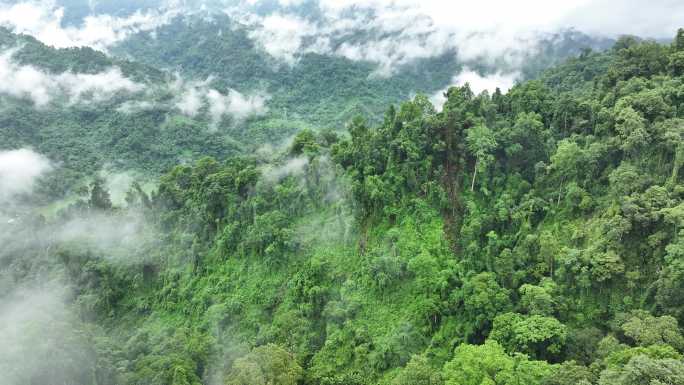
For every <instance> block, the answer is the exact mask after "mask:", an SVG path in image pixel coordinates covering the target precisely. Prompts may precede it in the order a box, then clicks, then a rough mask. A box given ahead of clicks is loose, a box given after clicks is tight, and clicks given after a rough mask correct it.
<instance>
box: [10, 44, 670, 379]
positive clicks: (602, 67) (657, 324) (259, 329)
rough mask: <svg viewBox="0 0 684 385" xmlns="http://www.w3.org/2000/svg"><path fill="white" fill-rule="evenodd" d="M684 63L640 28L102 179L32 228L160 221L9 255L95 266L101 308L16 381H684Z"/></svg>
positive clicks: (79, 298) (28, 270)
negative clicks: (234, 151) (114, 179)
mask: <svg viewBox="0 0 684 385" xmlns="http://www.w3.org/2000/svg"><path fill="white" fill-rule="evenodd" d="M63 53H64V54H68V53H69V52H63ZM93 55H96V54H93ZM102 60H104V59H102ZM131 66H133V65H131ZM136 68H137V67H136ZM141 68H143V67H141ZM142 70H144V69H141V71H142ZM131 71H133V69H131ZM683 75H684V31H680V33H679V35H678V37H677V39H676V40H675V42H674V43H673V44H672V45H660V44H657V43H654V42H649V41H638V40H636V39H632V38H622V39H620V40H619V41H618V42H617V43H616V45H615V47H614V48H613V49H611V50H609V51H607V52H605V53H592V52H585V53H584V54H582V55H580V56H579V57H577V58H572V59H570V60H568V61H567V62H565V63H563V64H561V65H559V66H557V67H554V68H552V69H550V70H548V71H545V72H544V73H543V74H542V75H541V76H540V77H539V79H537V80H531V81H527V82H524V83H521V84H519V85H517V86H515V87H514V88H513V89H512V90H511V91H510V92H508V93H506V94H502V93H500V92H496V93H494V94H492V95H489V94H486V93H483V94H480V95H474V94H473V92H472V91H471V90H470V89H469V88H468V87H467V86H465V87H460V88H451V89H450V90H449V91H448V93H447V102H446V103H445V105H444V106H443V110H442V111H441V112H437V111H435V109H434V107H433V106H432V105H431V104H430V103H429V102H428V100H427V98H425V97H424V96H421V95H419V96H417V97H415V98H414V99H413V100H411V101H407V102H405V103H402V104H401V105H400V106H398V107H389V108H388V109H387V111H386V113H385V115H384V119H382V120H381V122H378V123H377V124H375V123H372V122H368V121H366V120H364V119H363V118H355V119H354V120H353V121H352V122H351V123H350V124H349V126H348V134H347V133H345V134H337V133H334V132H330V131H325V130H321V131H316V130H302V131H300V132H299V134H297V136H296V137H295V138H294V140H293V142H292V144H291V145H290V146H289V147H288V148H287V149H286V150H284V151H282V152H281V153H280V154H279V155H278V156H277V157H276V158H275V159H272V160H270V161H269V162H266V161H264V160H263V159H261V158H259V157H256V156H246V155H244V154H243V155H241V156H236V157H226V156H225V153H221V155H222V157H221V158H220V159H218V160H217V159H213V158H210V157H206V158H202V159H201V160H199V161H197V162H195V163H193V164H192V165H180V166H176V167H174V168H172V169H171V170H170V171H168V172H167V173H165V174H164V175H163V176H161V177H160V178H159V186H158V190H157V191H156V192H155V193H154V194H152V196H148V195H146V194H145V193H144V192H143V191H142V189H140V188H134V189H132V191H131V192H130V194H129V195H128V203H129V205H128V207H127V208H125V209H124V208H116V207H112V205H111V202H110V201H109V198H108V194H107V192H106V191H104V190H103V189H102V185H101V182H100V181H97V180H96V181H95V183H94V184H93V185H92V186H91V188H90V191H89V194H88V196H87V197H85V198H83V199H82V201H81V202H80V203H78V204H75V205H73V206H72V207H70V208H69V209H68V210H66V211H65V212H63V213H62V214H61V215H60V216H58V217H57V218H54V219H51V220H50V221H48V222H45V221H44V220H41V219H36V220H35V221H32V222H31V221H29V220H28V219H25V220H23V221H22V223H20V224H18V225H16V226H15V227H12V232H13V233H14V234H20V233H21V232H22V231H24V230H23V226H24V225H26V226H29V227H28V228H29V229H30V230H26V231H30V232H31V233H32V234H42V233H43V231H45V232H48V233H54V231H55V230H53V228H54V227H60V224H61V223H63V222H65V223H66V222H68V221H69V220H70V218H73V217H78V216H85V217H92V216H102V217H105V218H109V219H110V220H114V221H122V222H130V221H132V220H133V219H132V217H133V216H135V215H142V216H143V217H144V218H145V229H146V231H143V232H141V234H139V237H138V238H139V239H136V242H130V243H125V244H117V246H116V247H112V248H106V249H103V248H101V247H95V246H93V245H91V244H89V243H86V242H82V243H79V242H72V243H64V242H61V243H60V242H58V241H55V240H54V239H53V238H52V237H46V239H41V240H40V241H41V242H35V243H31V244H28V245H23V247H24V248H23V249H20V250H22V251H21V252H20V253H21V257H19V252H16V253H11V251H12V250H10V253H9V254H5V253H1V254H0V256H1V257H2V259H0V262H1V263H2V264H3V266H9V267H8V268H7V270H6V272H5V273H4V274H3V280H2V281H0V283H4V282H9V285H10V286H11V284H12V283H13V282H19V281H21V280H23V279H26V277H27V276H33V275H36V276H39V277H46V276H49V277H55V276H56V277H61V279H62V280H63V281H65V282H66V284H68V285H70V286H72V287H74V288H75V289H74V290H73V294H72V296H71V299H72V301H71V302H73V306H74V308H75V309H76V310H77V311H76V312H75V313H76V314H77V315H78V316H77V317H75V318H77V320H76V321H75V322H76V323H78V324H80V325H82V327H80V328H79V329H78V330H77V331H76V332H72V333H65V334H59V335H60V338H63V339H64V340H66V342H65V341H57V342H56V343H61V345H60V346H72V345H71V343H72V342H73V345H74V346H79V344H84V345H86V346H87V350H86V351H85V352H84V351H83V349H76V348H75V349H73V350H69V349H66V348H63V349H62V350H61V351H60V354H59V355H54V356H50V358H49V359H48V360H47V361H48V364H45V365H46V368H47V369H45V370H44V371H42V372H36V371H32V370H30V367H28V366H27V368H26V370H25V371H20V372H19V374H17V376H18V377H17V378H18V380H17V383H36V384H41V383H46V381H48V380H46V379H49V378H53V379H54V378H57V377H55V376H56V375H57V374H58V375H60V376H64V378H65V380H64V381H61V382H64V383H67V382H69V381H70V382H69V383H77V384H98V385H105V384H112V385H118V384H131V385H132V384H146V385H147V384H149V385H166V384H173V385H180V384H193V385H194V384H201V383H208V384H214V383H217V384H230V385H234V384H235V385H262V384H263V385H267V384H269V385H276V384H277V385H280V384H283V385H286V384H287V385H289V384H292V385H295V384H307V385H308V384H321V385H333V384H336V385H374V384H388V385H389V384H392V385H403V384H407V385H408V384H430V385H441V384H445V385H471V384H472V385H483V384H505V385H514V384H530V385H535V384H549V385H550V384H554V385H556V384H558V385H560V384H563V385H570V384H585V385H586V384H590V385H591V384H597V385H609V384H610V385H613V384H617V385H637V384H651V385H656V384H670V385H675V384H683V383H684V361H683V360H682V354H683V353H684V337H683V336H682V332H681V330H680V328H679V326H678V325H680V324H683V323H684V302H683V299H684V229H682V225H683V224H684V184H683V183H682V175H681V168H682V166H683V165H684V77H682V76H683ZM232 86H233V85H231V87H232ZM6 116H8V115H7V114H4V113H3V115H2V117H3V119H6ZM10 116H11V115H10ZM22 116H23V115H22ZM27 116H40V114H36V113H31V114H27ZM105 116H106V115H105ZM98 119H104V118H98ZM139 120H141V117H138V119H136V122H137V121H139ZM65 126H68V125H66V124H65ZM197 138H199V139H201V137H199V136H198V137H195V138H193V140H194V139H197ZM199 139H198V140H199ZM139 140H143V142H141V144H142V145H151V144H150V142H149V141H148V142H144V140H145V138H141V139H139ZM10 143H12V144H13V145H15V146H21V145H24V144H25V143H24V142H21V141H17V142H10ZM93 143H95V142H93ZM93 145H95V144H93ZM48 151H49V150H46V152H48ZM48 153H49V152H48ZM58 153H59V152H56V154H58ZM49 154H51V155H52V153H49ZM140 155H141V156H142V155H144V153H143V152H140ZM135 161H137V160H135ZM139 213H142V214H139ZM36 229H38V230H36ZM148 233H149V234H148ZM12 238H13V239H20V238H21V237H20V236H18V235H16V236H12ZM50 242H55V243H57V245H55V246H54V247H51V246H52V244H51V243H50ZM20 246H22V245H20ZM46 250H47V251H46ZM26 256H33V257H34V258H33V259H30V261H34V262H33V265H32V264H30V263H27V262H25V260H24V259H23V257H26ZM63 318H65V319H63V320H62V321H63V322H67V321H68V318H69V317H66V316H65V317H63ZM55 330H57V331H59V330H60V324H55ZM62 336H63V337H62ZM78 341H82V342H78ZM77 342H78V343H77ZM0 362H1V361H0ZM48 365H49V366H48ZM57 368H60V369H59V370H58V369H57ZM22 375H24V377H21V376H22ZM60 380H61V378H60ZM61 382H60V383H61Z"/></svg>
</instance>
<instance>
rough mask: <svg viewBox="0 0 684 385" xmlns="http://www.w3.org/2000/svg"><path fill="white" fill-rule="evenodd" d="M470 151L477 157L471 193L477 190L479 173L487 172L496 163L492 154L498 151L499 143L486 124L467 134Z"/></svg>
mask: <svg viewBox="0 0 684 385" xmlns="http://www.w3.org/2000/svg"><path fill="white" fill-rule="evenodd" d="M466 142H467V144H468V150H469V151H470V153H471V154H472V155H473V156H474V157H475V165H474V166H473V178H472V181H471V183H470V191H473V190H474V189H475V177H476V176H477V172H478V171H480V173H482V172H484V171H485V170H487V168H488V167H489V165H490V164H491V163H492V162H493V161H494V156H493V155H492V152H493V151H494V150H495V149H496V146H497V143H496V138H495V137H494V133H493V132H492V131H491V130H490V129H489V128H488V127H487V126H486V125H484V124H478V125H476V126H475V127H473V128H471V129H469V130H468V132H467V133H466Z"/></svg>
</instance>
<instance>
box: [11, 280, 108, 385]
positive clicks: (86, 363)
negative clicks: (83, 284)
mask: <svg viewBox="0 0 684 385" xmlns="http://www.w3.org/2000/svg"><path fill="white" fill-rule="evenodd" d="M66 293H67V291H66V289H65V288H64V287H63V286H61V285H59V284H57V283H47V284H45V283H42V284H37V283H34V284H32V287H31V288H24V287H21V288H19V289H16V290H11V289H10V288H3V293H2V294H0V341H2V344H1V345H0V373H2V379H3V380H2V383H3V384H6V385H22V384H41V383H42V384H48V383H51V384H58V383H59V384H67V383H77V382H80V381H81V380H82V379H85V378H88V376H89V375H90V376H92V371H93V370H94V369H95V358H94V357H93V352H92V349H91V348H90V347H89V343H88V341H87V339H86V338H85V337H84V334H85V333H83V328H82V326H81V325H80V322H79V321H78V318H77V317H76V315H75V314H74V312H73V311H71V310H70V308H69V306H68V305H67V303H66V301H65V296H66Z"/></svg>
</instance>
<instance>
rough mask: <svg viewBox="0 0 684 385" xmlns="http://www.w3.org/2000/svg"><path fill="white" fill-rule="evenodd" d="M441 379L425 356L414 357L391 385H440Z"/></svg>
mask: <svg viewBox="0 0 684 385" xmlns="http://www.w3.org/2000/svg"><path fill="white" fill-rule="evenodd" d="M442 383H443V382H442V377H441V373H440V371H439V370H436V369H435V368H433V367H432V366H431V365H430V363H429V362H428V360H427V358H426V357H425V356H419V355H414V356H413V357H411V360H410V361H409V362H408V364H406V366H405V367H404V368H403V369H401V371H399V373H398V374H397V376H396V377H394V379H393V380H392V383H391V385H440V384H442Z"/></svg>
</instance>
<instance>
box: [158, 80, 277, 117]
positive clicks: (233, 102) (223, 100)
mask: <svg viewBox="0 0 684 385" xmlns="http://www.w3.org/2000/svg"><path fill="white" fill-rule="evenodd" d="M211 82H212V78H211V77H210V78H208V79H206V80H204V81H184V80H183V79H182V78H180V76H179V75H177V77H176V81H175V82H174V83H173V84H172V86H171V89H172V90H173V92H174V93H175V94H177V95H180V96H179V97H178V98H177V100H176V102H175V108H177V109H178V111H180V112H181V113H182V114H184V115H187V116H190V117H195V116H197V115H198V114H199V113H200V112H202V110H203V109H204V108H205V107H206V112H207V114H208V116H209V118H210V120H211V125H212V127H214V128H216V127H217V126H218V124H219V123H221V120H222V119H223V118H224V117H225V116H230V117H231V118H232V119H234V120H237V121H242V120H244V119H246V118H248V117H250V116H259V115H263V114H264V113H266V111H268V108H267V107H266V101H267V100H268V95H266V94H261V93H254V94H252V95H245V94H243V93H241V92H239V91H236V90H234V89H228V92H227V93H226V94H224V93H221V92H220V91H218V90H216V89H214V88H211V87H210V84H211Z"/></svg>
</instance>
